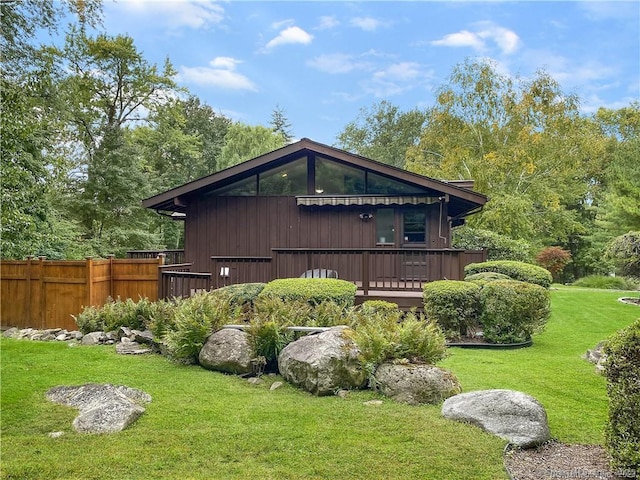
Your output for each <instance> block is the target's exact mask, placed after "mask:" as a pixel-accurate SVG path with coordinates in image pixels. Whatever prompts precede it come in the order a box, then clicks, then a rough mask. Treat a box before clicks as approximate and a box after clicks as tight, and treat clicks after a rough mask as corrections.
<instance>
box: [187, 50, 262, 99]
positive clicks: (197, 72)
mask: <svg viewBox="0 0 640 480" xmlns="http://www.w3.org/2000/svg"><path fill="white" fill-rule="evenodd" d="M240 63H242V62H241V61H240V60H236V59H234V58H231V57H216V58H214V59H213V60H211V61H210V62H209V66H206V67H185V66H181V67H180V68H179V69H178V72H179V73H178V80H179V81H182V82H185V83H195V84H198V85H204V86H209V87H216V88H222V89H225V90H248V91H252V92H256V91H258V88H257V87H256V85H255V84H254V83H253V82H252V81H251V80H249V79H248V78H247V77H245V76H244V75H242V74H241V73H238V72H236V66H237V65H239V64H240Z"/></svg>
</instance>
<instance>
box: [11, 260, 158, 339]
mask: <svg viewBox="0 0 640 480" xmlns="http://www.w3.org/2000/svg"><path fill="white" fill-rule="evenodd" d="M161 264H162V260H161V259H144V260H141V259H113V258H110V259H108V260H93V259H90V258H89V259H87V260H85V261H64V260H60V261H58V260H45V259H44V258H40V259H28V260H26V261H1V262H0V318H1V320H2V326H4V327H9V326H12V327H20V328H27V327H31V328H38V329H46V328H65V329H67V330H75V329H76V323H75V321H74V320H73V317H72V315H78V314H79V313H80V312H81V311H82V309H83V308H84V307H85V306H89V305H95V306H99V305H103V304H104V303H105V302H107V301H108V299H109V298H118V297H120V298H122V299H125V298H132V299H133V300H135V301H137V300H139V299H140V298H141V297H146V298H148V299H149V300H151V301H155V300H157V299H158V266H159V265H161Z"/></svg>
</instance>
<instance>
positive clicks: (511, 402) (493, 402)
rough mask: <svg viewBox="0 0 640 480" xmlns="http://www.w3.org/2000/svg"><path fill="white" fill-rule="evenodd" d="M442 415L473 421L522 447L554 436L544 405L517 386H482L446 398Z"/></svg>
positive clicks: (530, 446) (530, 445) (533, 444)
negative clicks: (491, 388) (504, 388)
mask: <svg viewBox="0 0 640 480" xmlns="http://www.w3.org/2000/svg"><path fill="white" fill-rule="evenodd" d="M442 415H443V416H444V417H445V418H449V419H451V420H458V421H462V422H468V423H472V424H474V425H477V426H479V427H480V428H482V429H483V430H486V431H487V432H489V433H492V434H494V435H497V436H498V437H500V438H504V439H505V440H508V441H509V442H510V443H512V444H514V445H517V446H519V447H521V448H532V447H535V446H538V445H541V444H543V443H544V442H546V441H548V440H549V439H550V438H551V433H550V432H549V425H548V423H547V414H546V412H545V410H544V407H543V406H542V405H541V404H540V403H539V402H538V401H537V400H536V399H535V398H533V397H532V396H530V395H527V394H525V393H522V392H516V391H513V390H482V391H477V392H469V393H462V394H460V395H456V396H454V397H451V398H448V399H447V400H445V402H444V405H443V406H442Z"/></svg>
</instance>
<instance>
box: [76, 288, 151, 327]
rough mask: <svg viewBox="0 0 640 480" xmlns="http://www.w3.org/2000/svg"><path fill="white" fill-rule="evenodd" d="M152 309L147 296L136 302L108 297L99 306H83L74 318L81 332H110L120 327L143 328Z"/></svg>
mask: <svg viewBox="0 0 640 480" xmlns="http://www.w3.org/2000/svg"><path fill="white" fill-rule="evenodd" d="M152 311H153V303H152V302H150V301H149V299H147V298H141V299H140V300H139V301H138V302H134V301H133V300H132V299H130V298H127V299H126V300H120V298H119V297H118V298H117V299H116V300H115V301H114V300H112V299H109V301H107V303H105V304H104V305H103V306H100V307H94V306H90V307H85V308H84V309H83V311H82V312H81V313H80V314H79V315H78V316H77V317H76V316H74V317H73V318H74V320H75V322H76V325H78V329H79V330H80V331H81V332H82V333H90V332H97V331H103V332H111V331H114V330H117V329H119V328H120V327H128V328H134V329H136V330H144V329H145V328H146V327H145V325H146V324H147V323H148V322H149V321H150V318H151V314H152Z"/></svg>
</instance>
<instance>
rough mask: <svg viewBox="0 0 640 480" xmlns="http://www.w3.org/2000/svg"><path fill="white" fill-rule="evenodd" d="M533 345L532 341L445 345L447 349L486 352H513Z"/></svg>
mask: <svg viewBox="0 0 640 480" xmlns="http://www.w3.org/2000/svg"><path fill="white" fill-rule="evenodd" d="M531 345H533V340H527V341H526V342H519V343H456V342H452V343H447V347H457V348H478V349H482V348H484V349H487V350H515V349H517V348H526V347H530V346H531Z"/></svg>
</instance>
